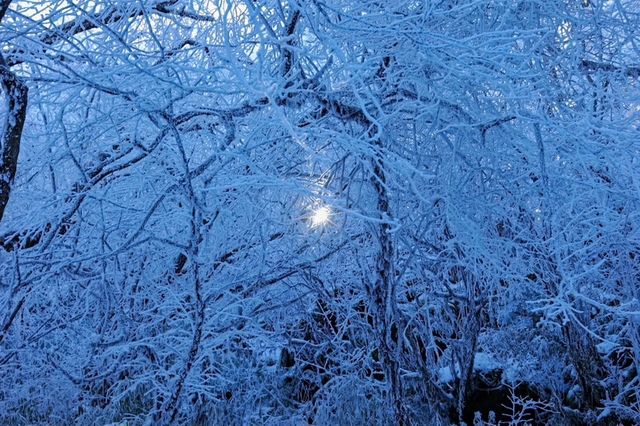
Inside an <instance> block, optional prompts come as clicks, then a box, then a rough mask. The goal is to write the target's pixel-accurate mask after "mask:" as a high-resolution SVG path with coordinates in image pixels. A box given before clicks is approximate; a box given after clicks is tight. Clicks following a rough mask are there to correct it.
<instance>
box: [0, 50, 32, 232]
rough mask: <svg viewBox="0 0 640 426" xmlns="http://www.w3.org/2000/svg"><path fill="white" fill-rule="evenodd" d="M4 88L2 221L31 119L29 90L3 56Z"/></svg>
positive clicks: (0, 157) (0, 64) (1, 78)
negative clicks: (28, 107) (27, 124)
mask: <svg viewBox="0 0 640 426" xmlns="http://www.w3.org/2000/svg"><path fill="white" fill-rule="evenodd" d="M0 85H1V86H2V91H3V92H4V94H5V96H6V98H7V111H6V115H5V117H4V122H3V131H2V141H1V142H2V146H1V150H2V152H0V221H2V218H3V216H4V210H5V208H6V206H7V203H8V202H9V195H10V193H11V185H12V183H13V179H14V178H15V176H16V170H17V166H18V154H19V153H20V141H21V139H22V129H23V127H24V122H25V119H26V117H27V102H28V90H29V89H28V88H27V86H26V85H25V84H24V83H23V82H22V81H21V80H20V79H19V78H18V77H17V76H16V75H15V74H14V73H13V72H11V70H10V69H9V67H8V66H7V64H6V63H5V61H4V58H3V57H2V56H1V55H0Z"/></svg>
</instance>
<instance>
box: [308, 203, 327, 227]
mask: <svg viewBox="0 0 640 426" xmlns="http://www.w3.org/2000/svg"><path fill="white" fill-rule="evenodd" d="M330 220H331V209H329V207H326V206H323V207H318V208H317V209H315V210H314V211H313V212H312V213H311V227H312V228H319V227H320V226H323V225H326V224H327V223H329V221H330Z"/></svg>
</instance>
